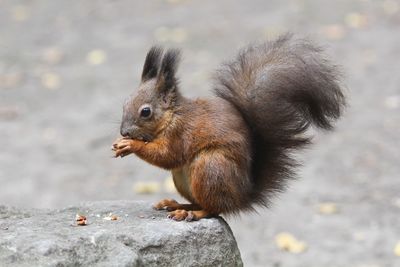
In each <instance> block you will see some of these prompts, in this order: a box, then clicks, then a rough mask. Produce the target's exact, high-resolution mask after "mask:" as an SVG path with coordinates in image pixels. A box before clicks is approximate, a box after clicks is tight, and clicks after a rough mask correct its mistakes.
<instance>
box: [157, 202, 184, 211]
mask: <svg viewBox="0 0 400 267" xmlns="http://www.w3.org/2000/svg"><path fill="white" fill-rule="evenodd" d="M179 207H180V205H179V203H178V202H177V201H176V200H174V199H163V200H161V201H160V202H158V203H157V204H155V205H154V206H153V208H154V209H156V210H167V211H173V210H176V209H178V208H179Z"/></svg>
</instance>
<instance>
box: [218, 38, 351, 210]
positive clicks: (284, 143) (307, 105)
mask: <svg viewBox="0 0 400 267" xmlns="http://www.w3.org/2000/svg"><path fill="white" fill-rule="evenodd" d="M339 77H340V75H339V73H338V70H337V68H336V66H334V65H332V64H331V63H330V62H329V61H328V60H327V59H326V58H325V57H324V56H323V55H322V50H321V49H320V48H319V47H316V46H315V45H313V44H312V43H311V42H309V41H307V40H299V39H295V38H293V37H292V36H291V35H284V36H282V37H280V38H278V39H277V40H276V41H271V42H267V43H264V44H261V45H253V46H249V47H247V48H245V49H244V50H242V51H241V52H240V53H239V55H238V56H237V58H236V59H234V60H233V61H231V62H227V63H225V64H224V65H223V66H222V68H221V69H220V70H219V71H218V72H217V75H216V77H215V81H216V82H215V92H216V94H217V96H218V97H221V98H223V99H225V100H227V101H229V102H230V103H231V104H232V105H234V106H235V107H236V109H237V110H238V111H239V112H240V113H241V115H242V116H243V118H244V120H245V121H246V123H247V124H248V126H249V128H250V129H251V133H252V135H253V138H252V140H253V143H252V146H253V149H252V151H253V152H252V153H253V155H252V167H251V168H252V170H251V173H252V180H253V183H254V192H253V196H252V199H254V200H255V202H256V203H258V204H262V205H268V204H269V201H270V196H271V195H274V194H275V193H276V192H279V191H281V190H282V189H283V188H284V187H285V184H286V180H288V179H290V178H292V177H293V175H294V172H293V168H294V167H295V166H296V165H297V163H296V161H295V160H294V158H293V156H292V152H294V151H295V150H297V149H300V148H302V147H304V146H305V145H307V144H309V143H310V138H309V137H306V136H305V135H304V133H305V131H306V130H307V129H308V128H309V126H310V125H311V124H314V125H315V126H317V127H319V128H322V129H326V130H329V129H332V122H333V121H334V120H336V119H337V118H339V117H340V115H341V113H342V110H343V107H344V106H345V99H344V96H343V93H342V91H341V87H340V83H339Z"/></svg>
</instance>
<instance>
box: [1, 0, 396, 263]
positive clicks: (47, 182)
mask: <svg viewBox="0 0 400 267" xmlns="http://www.w3.org/2000/svg"><path fill="white" fill-rule="evenodd" d="M285 31H292V32H294V33H297V34H299V35H300V36H309V37H311V38H313V39H315V40H317V41H318V42H320V43H321V44H323V45H324V46H325V47H326V49H327V51H328V53H329V54H330V56H331V58H332V59H334V60H335V61H336V62H337V63H338V64H340V65H342V66H343V71H344V73H345V79H344V81H345V82H344V84H345V86H346V88H347V89H346V90H347V95H348V99H349V103H350V105H349V107H348V109H347V111H346V114H345V117H344V118H343V119H342V120H341V121H340V122H339V123H338V125H337V129H336V131H335V132H334V133H330V134H325V133H313V134H315V138H314V141H315V144H314V146H313V147H312V148H311V149H309V150H307V151H306V152H304V153H302V154H300V155H299V158H300V159H301V160H302V162H303V163H304V166H303V167H302V168H301V169H300V171H299V179H298V180H297V181H293V182H292V183H291V184H290V188H289V190H288V191H287V192H286V193H285V194H282V195H280V197H279V198H278V199H276V201H275V204H274V206H273V207H272V208H271V209H269V210H266V209H260V210H259V212H258V214H242V215H241V216H240V217H235V218H228V221H229V223H230V225H231V226H232V229H233V232H234V234H235V236H236V238H237V240H238V244H239V247H240V249H241V252H242V257H243V260H244V263H245V265H246V266H296V267H297V266H304V267H312V266H316V267H318V266H328V267H330V266H332V267H336V266H355V267H378V266H380V267H383V266H385V267H386V266H390V267H391V266H393V267H394V266H400V257H399V256H396V255H395V247H396V244H397V243H398V242H400V175H399V171H400V152H399V148H400V138H399V135H400V112H399V111H400V69H399V61H400V1H394V0H386V1H372V0H357V1H356V0H352V1H350V0H340V1H310V0H291V1H277V0H276V1H261V0H254V1H228V0H221V1H209V0H203V1H194V0H192V1H189V0H187V1H184V0H169V1H161V0H159V1H156V0H152V1H128V0H126V1H111V0H108V1H67V0H64V1H62V0H34V1H16V0H0V147H1V148H2V151H1V153H0V203H1V204H7V205H17V206H23V207H42V208H50V207H51V208H57V207H63V206H66V205H70V204H75V203H78V202H81V201H89V200H114V199H127V200H137V199H142V200H151V201H156V200H158V199H159V198H162V197H166V196H174V197H175V195H174V194H172V193H168V192H166V190H164V189H160V190H159V189H158V188H157V186H155V185H157V184H155V185H152V186H148V188H147V189H146V188H143V185H142V186H140V184H139V185H138V184H137V183H138V182H149V181H151V182H158V183H161V185H163V183H164V180H165V178H166V177H168V173H167V172H164V171H162V170H159V169H157V168H155V167H152V166H150V165H148V164H146V163H144V162H142V161H140V160H139V159H137V158H135V157H133V156H131V157H127V158H124V159H122V160H120V159H118V160H117V159H113V158H111V156H112V154H111V152H110V150H109V149H110V144H111V143H112V141H113V140H114V138H115V137H116V136H117V134H118V127H119V120H120V116H121V110H122V103H123V100H124V98H125V97H126V96H127V95H128V94H129V93H130V92H131V91H133V90H134V89H135V87H136V85H137V84H138V82H139V75H140V70H141V67H142V63H143V59H144V56H145V53H146V51H147V49H148V48H149V47H150V46H151V45H153V44H162V45H166V46H174V47H180V48H182V49H183V52H184V60H183V62H182V64H181V67H180V70H179V74H180V77H181V84H182V91H183V92H184V93H185V94H186V95H187V96H208V95H210V88H211V82H210V79H209V77H210V76H211V75H212V73H213V70H214V69H215V68H216V67H217V66H218V64H219V63H220V62H221V61H222V60H224V59H227V58H230V57H232V56H233V55H234V54H235V51H236V50H237V49H238V48H239V47H241V46H243V45H245V44H247V43H249V42H252V41H257V40H263V39H265V38H267V37H273V36H276V35H277V34H279V33H281V32H285ZM145 190H148V191H150V192H151V194H147V195H143V194H139V193H138V192H142V191H145ZM167 191H168V190H167ZM178 199H179V197H178ZM324 203H332V204H329V205H328V204H324ZM327 206H328V208H327ZM331 206H333V207H334V208H333V209H332V208H329V207H331ZM335 209H336V210H335ZM282 232H288V233H290V234H291V235H293V236H295V237H296V238H297V239H298V240H300V241H302V242H304V243H305V244H306V249H305V250H304V249H302V250H301V251H300V252H301V253H297V254H296V253H292V252H293V251H292V252H290V251H289V252H288V251H284V250H281V249H279V248H278V246H277V244H276V240H275V238H276V236H277V235H278V234H279V233H282ZM399 246H400V244H399ZM399 250H400V248H399ZM399 254H400V252H399Z"/></svg>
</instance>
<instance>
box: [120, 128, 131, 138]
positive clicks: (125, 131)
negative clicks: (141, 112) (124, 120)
mask: <svg viewBox="0 0 400 267" xmlns="http://www.w3.org/2000/svg"><path fill="white" fill-rule="evenodd" d="M120 134H121V135H122V136H123V137H127V136H129V131H128V129H126V128H123V127H121V130H120Z"/></svg>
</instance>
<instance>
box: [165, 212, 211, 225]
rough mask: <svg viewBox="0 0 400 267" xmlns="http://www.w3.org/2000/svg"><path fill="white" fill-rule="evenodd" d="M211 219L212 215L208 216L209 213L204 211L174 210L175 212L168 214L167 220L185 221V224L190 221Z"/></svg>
mask: <svg viewBox="0 0 400 267" xmlns="http://www.w3.org/2000/svg"><path fill="white" fill-rule="evenodd" d="M209 217H212V214H210V213H209V212H207V211H205V210H189V211H187V210H182V209H179V210H175V211H171V212H170V213H169V214H168V218H170V219H172V220H174V221H183V220H185V221H187V222H191V221H198V220H200V219H203V218H209Z"/></svg>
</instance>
